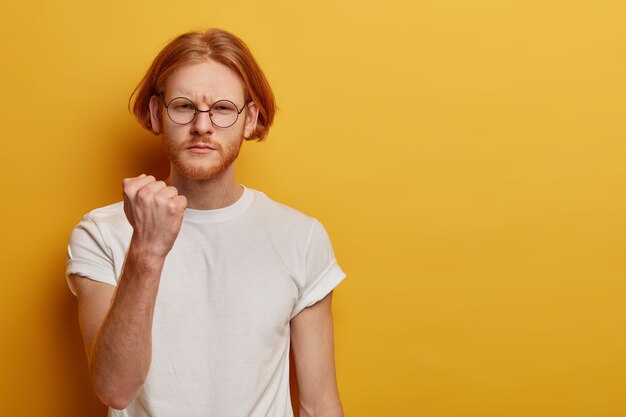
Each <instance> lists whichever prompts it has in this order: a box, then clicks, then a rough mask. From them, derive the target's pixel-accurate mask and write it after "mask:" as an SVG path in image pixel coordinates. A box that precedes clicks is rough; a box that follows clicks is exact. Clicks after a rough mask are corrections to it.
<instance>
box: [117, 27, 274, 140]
mask: <svg viewBox="0 0 626 417" xmlns="http://www.w3.org/2000/svg"><path fill="white" fill-rule="evenodd" d="M208 59H212V60H214V61H216V62H219V63H221V64H223V65H225V66H227V67H228V68H230V69H231V70H233V71H235V73H237V74H238V75H239V77H241V79H242V80H243V82H244V85H245V90H246V91H245V94H246V97H245V99H246V102H248V101H250V100H251V101H253V102H254V103H255V104H256V106H257V107H258V109H259V116H258V121H257V127H256V130H255V131H254V132H253V133H252V135H251V136H250V137H249V138H246V139H247V140H253V139H257V140H259V141H261V140H263V139H265V137H266V136H267V133H268V131H269V128H270V126H271V125H272V122H273V121H274V114H275V113H276V102H275V99H274V94H273V93H272V89H271V88H270V85H269V83H268V81H267V78H265V75H264V74H263V71H261V68H260V67H259V64H258V63H257V62H256V60H255V59H254V56H253V55H252V53H251V52H250V50H249V49H248V47H247V46H246V44H245V43H244V42H243V41H242V40H241V39H239V38H238V37H237V36H235V35H233V34H232V33H230V32H227V31H225V30H221V29H209V30H207V31H205V32H187V33H184V34H182V35H180V36H178V37H176V38H175V39H174V40H172V41H171V42H170V43H169V44H167V45H166V46H165V47H164V48H163V49H162V50H161V52H159V54H158V55H157V56H156V58H155V59H154V61H153V62H152V65H150V68H149V69H148V71H147V72H146V74H145V75H144V77H143V79H142V80H141V82H140V83H139V84H138V85H137V87H136V88H135V90H134V91H133V93H132V94H131V96H130V100H129V108H130V107H131V102H132V100H133V97H134V99H135V100H134V102H133V103H132V113H133V114H134V115H135V117H136V118H137V120H138V121H139V124H141V126H143V127H144V128H145V129H148V130H150V131H151V130H152V123H151V121H150V99H151V97H152V96H159V95H161V94H162V93H163V91H164V89H165V83H166V82H167V78H168V77H169V75H170V74H172V72H174V71H175V70H176V69H178V68H180V67H182V66H183V65H186V64H192V63H199V62H204V61H206V60H208Z"/></svg>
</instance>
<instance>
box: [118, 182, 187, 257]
mask: <svg viewBox="0 0 626 417" xmlns="http://www.w3.org/2000/svg"><path fill="white" fill-rule="evenodd" d="M123 185H124V213H126V217H127V218H128V221H129V222H130V224H131V225H132V226H133V238H132V239H133V244H135V245H138V246H137V248H138V249H139V250H140V251H141V252H142V253H145V254H147V255H155V256H162V257H165V256H166V255H167V254H168V253H169V251H170V249H172V246H173V245H174V241H176V237H177V236H178V232H179V231H180V226H181V224H182V222H183V215H184V214H185V208H186V207H187V198H185V196H182V195H178V190H177V189H176V188H175V187H172V186H167V184H165V182H163V181H157V180H156V179H155V178H154V177H153V176H152V175H143V174H142V175H140V176H139V177H135V178H125V179H124V181H123Z"/></svg>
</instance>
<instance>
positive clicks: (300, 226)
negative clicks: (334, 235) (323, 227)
mask: <svg viewBox="0 0 626 417" xmlns="http://www.w3.org/2000/svg"><path fill="white" fill-rule="evenodd" d="M250 191H251V192H252V193H253V195H254V203H253V205H252V212H253V213H254V216H255V217H256V218H258V219H259V220H262V221H263V222H264V223H266V224H269V225H271V226H273V227H276V228H285V229H290V230H293V229H296V230H299V231H310V230H311V228H313V227H315V226H316V225H317V224H319V222H318V221H317V219H315V218H314V217H311V216H309V215H307V214H304V213H303V212H301V211H299V210H297V209H295V208H293V207H290V206H287V205H285V204H282V203H279V202H277V201H275V200H273V199H271V198H270V197H268V196H267V195H266V194H265V193H263V192H261V191H257V190H250Z"/></svg>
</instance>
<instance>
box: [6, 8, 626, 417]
mask: <svg viewBox="0 0 626 417" xmlns="http://www.w3.org/2000/svg"><path fill="white" fill-rule="evenodd" d="M0 15H1V16H2V18H1V21H2V24H1V25H0V35H1V37H0V39H1V41H0V42H1V43H2V45H1V46H2V48H1V54H0V56H1V57H2V64H1V65H0V75H1V80H2V89H1V90H2V94H1V95H0V97H1V99H0V103H1V105H0V106H1V108H0V135H1V141H0V174H1V178H2V179H3V181H2V186H1V187H0V192H1V193H2V196H3V197H2V206H1V210H2V211H1V216H0V219H1V221H2V225H1V227H2V229H1V230H2V235H3V239H2V241H1V243H0V244H1V245H2V247H1V248H0V249H1V250H0V254H1V256H2V267H3V268H2V270H3V271H2V272H3V276H4V279H2V281H1V282H2V283H1V284H0V285H1V287H0V294H1V302H0V324H1V328H0V331H1V334H2V343H1V344H0V357H1V358H2V363H3V365H2V372H1V374H2V377H1V378H2V379H1V385H2V386H1V387H0V396H1V399H2V404H1V406H0V409H1V410H2V411H0V414H2V415H4V416H11V417H18V416H20V417H21V416H25V417H26V416H28V417H31V416H46V417H67V416H89V417H91V416H98V415H100V416H104V415H105V414H104V409H103V408H102V407H101V406H99V405H98V404H97V401H96V400H95V399H94V396H93V394H92V393H91V390H90V388H89V387H88V385H87V384H88V382H87V373H86V369H85V364H84V363H85V359H84V355H83V352H82V347H81V341H80V336H79V333H78V328H77V323H76V317H75V300H74V299H73V297H72V296H71V295H70V294H69V291H68V289H67V287H66V286H65V283H64V277H63V274H64V264H65V245H66V241H67V238H68V234H69V232H70V230H71V228H72V227H73V225H74V224H75V223H76V222H77V221H78V220H79V219H80V217H81V215H82V214H83V213H85V212H86V211H88V210H90V209H92V208H94V207H97V206H101V205H104V204H106V203H110V202H113V201H117V200H118V199H119V198H120V195H121V194H120V180H121V179H122V178H123V177H125V176H129V175H136V174H139V173H141V172H155V173H158V174H159V175H161V176H162V175H163V173H164V170H163V168H160V167H159V163H160V162H161V161H162V159H160V157H159V145H158V141H157V140H155V139H154V138H153V137H152V136H151V135H150V134H148V133H147V132H144V131H142V130H141V129H140V128H139V127H138V125H137V124H136V123H135V121H134V120H133V119H132V117H131V116H130V115H129V114H128V113H127V110H126V102H127V99H128V96H129V94H130V92H131V90H132V89H133V87H134V86H135V84H136V83H137V82H138V80H139V79H140V77H141V76H142V74H143V71H144V70H145V69H146V68H147V66H148V65H149V62H150V60H151V59H152V57H153V56H154V55H155V53H156V52H157V51H158V50H159V49H160V48H161V47H162V46H163V45H164V44H165V43H166V41H168V40H169V39H171V38H172V37H173V36H175V35H177V34H179V33H180V32H182V31H185V30H188V29H192V28H205V27H211V26H217V27H223V28H226V29H229V30H231V31H233V32H235V33H237V34H239V35H240V36H241V37H242V38H244V39H245V40H247V41H248V43H249V45H250V47H251V48H252V50H253V51H254V52H255V54H256V56H257V57H258V59H259V61H260V63H261V64H262V66H263V68H264V69H265V71H266V73H267V75H268V77H269V79H270V81H271V83H272V85H273V87H274V89H275V92H276V95H277V98H278V104H279V106H280V112H279V114H278V116H277V119H276V125H275V127H274V129H273V130H272V131H271V133H270V137H269V139H268V141H267V142H266V143H263V144H256V143H251V144H246V145H245V149H244V151H243V155H242V156H241V159H240V162H239V167H238V169H239V171H238V176H239V180H240V181H241V182H243V183H245V184H247V185H248V186H250V187H254V188H259V189H262V190H264V191H265V192H266V193H267V194H269V195H270V196H272V197H273V198H275V199H277V200H280V201H283V202H285V203H287V204H290V205H292V206H294V207H296V208H299V209H300V210H302V211H304V212H306V213H308V214H311V215H314V216H316V217H318V218H319V219H320V220H321V221H322V222H323V223H324V224H325V225H326V227H327V229H328V230H329V232H330V234H331V237H332V240H333V243H334V245H335V250H336V253H337V256H338V259H339V261H340V263H341V265H342V266H343V267H344V269H345V270H346V272H347V273H348V274H349V279H348V280H347V281H346V282H344V283H343V284H342V285H341V286H340V287H339V288H338V289H337V291H336V296H335V313H336V339H337V367H338V376H339V386H340V391H341V396H342V399H343V403H344V407H345V410H346V414H347V415H348V416H366V417H368V416H372V417H375V416H394V417H402V416H420V417H457V416H463V417H466V416H467V417H491V416H493V417H501V416H507V417H508V416H510V417H517V416H519V417H528V416H534V417H556V416H563V417H578V416H580V417H590V416H594V417H595V416H600V417H612V416H624V415H626V405H625V404H626V403H625V402H624V401H623V396H624V390H625V388H626V355H625V352H626V332H625V331H624V329H625V325H626V307H625V306H624V305H625V303H624V299H625V296H626V281H625V272H626V262H625V261H624V253H625V250H626V219H625V216H624V211H625V209H626V193H625V191H626V187H625V185H626V145H625V143H624V138H625V134H626V118H625V117H624V111H625V109H626V106H625V104H626V82H625V74H626V58H625V57H626V55H625V54H626V53H625V51H626V41H625V39H626V26H625V24H624V22H625V18H626V5H625V3H624V2H623V1H621V0H598V1H586V2H581V1H565V0H558V1H557V0H552V1H550V0H548V1H545V0H542V1H539V0H530V1H528V0H526V1H502V0H473V1H464V0H427V1H411V0H391V1H384V2H372V1H356V0H345V1H341V2H330V1H326V0H322V1H316V2H313V1H309V2H296V1H262V2H257V1H228V2H213V1H206V0H202V1H200V0H194V1H188V2H175V1H171V0H168V1H145V0H141V1H136V2H127V1H121V0H115V1H102V2H84V1H78V0H68V1H65V2H61V1H56V2H55V1H43V0H39V1H35V2H17V1H11V2H2V5H1V6H0Z"/></svg>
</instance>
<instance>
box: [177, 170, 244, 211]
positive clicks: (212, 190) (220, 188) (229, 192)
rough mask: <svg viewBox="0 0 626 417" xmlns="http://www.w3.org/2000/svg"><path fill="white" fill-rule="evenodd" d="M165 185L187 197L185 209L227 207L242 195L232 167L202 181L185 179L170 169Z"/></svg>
mask: <svg viewBox="0 0 626 417" xmlns="http://www.w3.org/2000/svg"><path fill="white" fill-rule="evenodd" d="M167 184H168V185H172V186H174V187H176V189H177V190H178V194H180V195H184V196H185V197H187V207H188V208H190V209H195V210H214V209H220V208H224V207H228V206H230V205H231V204H234V203H235V202H236V201H237V200H238V199H239V198H240V197H241V195H242V194H243V187H241V186H240V185H238V184H237V183H236V182H235V170H234V166H233V165H231V166H229V167H228V168H227V169H226V170H225V171H224V172H222V173H221V174H220V175H218V176H216V177H213V178H210V179H203V180H194V179H189V178H185V177H183V176H182V175H180V174H179V173H178V172H176V171H175V170H174V168H173V167H172V168H171V172H170V177H169V178H168V179H167Z"/></svg>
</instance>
